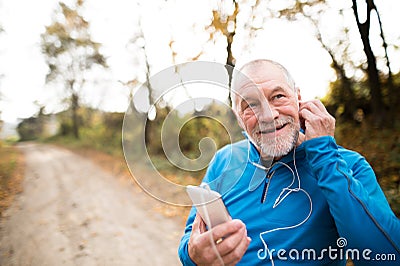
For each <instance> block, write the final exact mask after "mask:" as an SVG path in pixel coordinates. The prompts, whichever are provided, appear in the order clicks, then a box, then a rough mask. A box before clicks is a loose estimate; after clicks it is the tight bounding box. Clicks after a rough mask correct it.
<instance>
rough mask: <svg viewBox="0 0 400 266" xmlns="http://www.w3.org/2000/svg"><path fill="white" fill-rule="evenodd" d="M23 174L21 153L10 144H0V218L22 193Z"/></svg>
mask: <svg viewBox="0 0 400 266" xmlns="http://www.w3.org/2000/svg"><path fill="white" fill-rule="evenodd" d="M23 172H24V162H23V156H22V154H21V152H20V151H19V150H18V149H17V148H16V147H15V146H13V145H12V144H9V143H4V142H0V217H2V216H3V215H4V211H5V210H6V209H7V208H8V207H9V206H10V205H11V203H12V200H13V198H14V197H15V195H16V194H18V193H20V192H21V191H22V179H23Z"/></svg>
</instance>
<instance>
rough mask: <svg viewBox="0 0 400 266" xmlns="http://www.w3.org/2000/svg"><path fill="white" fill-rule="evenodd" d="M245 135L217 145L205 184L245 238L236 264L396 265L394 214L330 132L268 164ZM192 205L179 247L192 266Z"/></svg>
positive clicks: (399, 235)
mask: <svg viewBox="0 0 400 266" xmlns="http://www.w3.org/2000/svg"><path fill="white" fill-rule="evenodd" d="M259 161H260V156H259V153H258V151H257V149H256V148H255V147H254V146H253V145H252V144H251V142H250V141H248V140H243V141H240V142H237V143H235V144H232V145H227V146H225V147H224V148H222V149H221V150H219V151H218V152H217V153H216V155H215V156H214V159H213V160H212V162H211V163H210V166H209V168H208V169H207V173H206V176H205V177H204V180H203V181H204V182H206V183H208V184H209V185H210V187H211V188H212V189H213V190H216V191H218V192H219V193H220V194H221V195H222V198H223V201H224V203H225V205H226V206H227V208H228V211H229V212H230V214H231V216H232V218H234V219H240V220H242V221H243V222H244V223H245V225H246V228H247V232H248V235H249V236H250V237H251V239H252V241H251V242H250V245H249V248H248V250H247V251H246V253H245V254H244V256H243V258H242V260H241V261H240V262H239V264H240V265H258V264H259V265H271V264H272V265H289V264H296V265H345V261H346V255H347V256H348V257H351V258H353V261H354V263H355V265H377V264H380V263H378V260H379V259H381V261H379V262H382V260H383V259H385V260H386V261H385V263H383V265H400V220H399V219H397V218H396V216H395V215H394V214H393V212H392V210H391V209H390V207H389V204H388V202H387V201H386V198H385V196H384V194H383V192H382V190H381V188H380V187H379V185H378V183H377V180H376V177H375V174H374V172H373V170H372V168H371V167H370V165H369V164H368V163H367V162H366V160H365V159H364V158H363V157H362V156H361V155H359V154H358V153H356V152H353V151H349V150H346V149H344V148H342V147H340V146H338V145H337V144H336V142H335V139H334V138H332V137H320V138H316V139H312V140H309V141H305V142H303V143H302V144H301V145H299V146H298V147H297V148H296V149H294V150H293V151H292V152H291V153H289V154H288V155H286V156H284V157H283V158H282V159H281V160H279V161H277V162H274V163H273V165H272V167H271V168H270V169H262V168H261V167H259V165H258V164H259ZM195 215H196V210H195V208H192V210H191V212H190V214H189V217H188V220H187V224H186V228H185V234H184V236H183V237H182V239H181V243H180V246H179V257H180V259H181V262H182V264H183V265H194V263H193V261H192V260H191V259H190V257H189V255H188V249H187V247H188V241H189V238H190V233H191V229H192V223H193V220H194V218H195Z"/></svg>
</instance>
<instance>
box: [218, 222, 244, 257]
mask: <svg viewBox="0 0 400 266" xmlns="http://www.w3.org/2000/svg"><path fill="white" fill-rule="evenodd" d="M246 238H247V230H246V228H245V227H243V228H240V229H239V230H238V231H236V232H235V233H233V234H231V235H229V236H228V237H226V238H225V239H224V240H223V241H222V242H221V243H220V244H218V251H219V253H220V254H221V256H224V255H226V254H228V253H230V252H232V250H234V249H236V247H237V246H238V245H239V244H240V242H241V241H242V240H243V239H246Z"/></svg>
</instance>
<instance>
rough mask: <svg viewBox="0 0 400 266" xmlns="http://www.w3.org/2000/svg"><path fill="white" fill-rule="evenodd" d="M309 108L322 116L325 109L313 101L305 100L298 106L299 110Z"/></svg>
mask: <svg viewBox="0 0 400 266" xmlns="http://www.w3.org/2000/svg"><path fill="white" fill-rule="evenodd" d="M302 110H309V111H310V112H311V113H314V114H316V115H320V116H322V115H323V114H325V113H326V110H321V109H320V107H319V106H318V105H317V104H316V103H314V102H306V103H304V104H302V105H301V106H300V111H302Z"/></svg>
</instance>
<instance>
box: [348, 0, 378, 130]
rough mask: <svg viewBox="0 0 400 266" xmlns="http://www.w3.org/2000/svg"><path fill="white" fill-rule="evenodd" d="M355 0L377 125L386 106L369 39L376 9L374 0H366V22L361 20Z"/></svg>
mask: <svg viewBox="0 0 400 266" xmlns="http://www.w3.org/2000/svg"><path fill="white" fill-rule="evenodd" d="M352 1H353V11H354V16H355V18H356V22H357V26H358V30H359V32H360V35H361V41H362V43H363V47H364V53H365V55H366V57H367V64H368V66H367V75H368V84H369V87H370V93H371V108H372V113H373V117H374V121H375V123H376V125H377V126H379V125H381V124H382V122H383V119H384V114H385V106H384V102H383V98H382V91H381V85H382V84H381V80H380V78H379V71H378V69H377V66H376V58H375V55H374V52H373V51H372V47H371V43H370V40H369V29H370V22H371V11H372V10H373V9H375V5H374V3H373V0H365V1H366V3H367V19H366V21H365V22H364V23H361V22H360V19H359V15H358V8H357V2H356V0H352Z"/></svg>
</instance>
